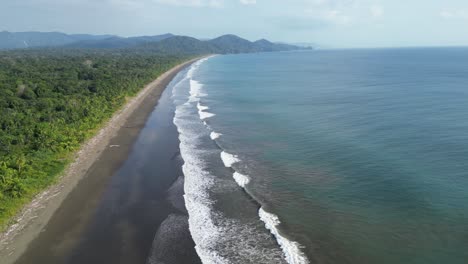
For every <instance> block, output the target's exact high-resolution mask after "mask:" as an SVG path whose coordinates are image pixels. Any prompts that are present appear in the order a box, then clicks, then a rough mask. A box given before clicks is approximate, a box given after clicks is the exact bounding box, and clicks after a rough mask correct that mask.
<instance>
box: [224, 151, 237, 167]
mask: <svg viewBox="0 0 468 264" xmlns="http://www.w3.org/2000/svg"><path fill="white" fill-rule="evenodd" d="M221 160H223V163H224V166H226V167H228V168H229V167H232V165H233V164H234V163H237V162H239V161H240V159H238V158H237V156H236V155H232V154H229V153H227V152H226V151H223V152H221Z"/></svg>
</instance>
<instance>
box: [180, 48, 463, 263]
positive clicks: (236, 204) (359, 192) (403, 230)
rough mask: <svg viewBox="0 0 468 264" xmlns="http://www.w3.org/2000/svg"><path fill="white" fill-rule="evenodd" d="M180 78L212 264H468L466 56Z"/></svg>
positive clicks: (254, 63)
mask: <svg viewBox="0 0 468 264" xmlns="http://www.w3.org/2000/svg"><path fill="white" fill-rule="evenodd" d="M180 74H181V75H183V77H184V78H183V79H182V80H181V81H180V82H179V83H177V84H176V85H175V87H174V89H173V100H174V104H175V105H176V108H177V110H176V115H175V119H174V123H175V124H176V126H177V127H178V131H179V133H180V135H179V138H180V141H181V145H180V147H181V154H182V157H183V159H184V162H185V164H184V166H183V171H184V174H185V177H186V182H185V201H186V206H187V209H188V211H189V215H190V220H189V222H190V230H191V233H192V236H193V238H194V241H195V243H196V249H197V252H198V254H199V255H200V257H201V259H202V261H203V262H204V263H339V264H341V263H359V264H364V263H383V264H385V263H389V264H390V263H415V264H416V263H418V264H419V263H421V264H423V263H424V264H428V263H453V264H456V263H467V261H468V49H463V48H451V49H448V48H447V49H445V48H434V49H423V48H421V49H416V48H414V49H368V50H364V49H363V50H323V51H306V52H276V53H259V54H243V55H224V56H214V57H211V58H209V59H205V60H202V61H199V62H198V63H196V64H194V65H193V66H192V67H191V68H190V69H188V70H186V71H184V72H182V73H180Z"/></svg>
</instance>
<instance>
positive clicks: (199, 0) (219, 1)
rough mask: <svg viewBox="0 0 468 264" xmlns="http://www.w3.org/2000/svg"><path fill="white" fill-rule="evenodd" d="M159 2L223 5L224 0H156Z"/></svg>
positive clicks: (176, 4) (189, 4)
mask: <svg viewBox="0 0 468 264" xmlns="http://www.w3.org/2000/svg"><path fill="white" fill-rule="evenodd" d="M154 2H156V3H158V4H165V5H174V6H194V7H203V6H208V7H222V6H223V4H224V2H223V0H154Z"/></svg>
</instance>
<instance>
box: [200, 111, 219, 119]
mask: <svg viewBox="0 0 468 264" xmlns="http://www.w3.org/2000/svg"><path fill="white" fill-rule="evenodd" d="M198 115H200V119H201V120H205V119H207V118H210V117H213V116H215V114H213V113H210V112H204V111H198Z"/></svg>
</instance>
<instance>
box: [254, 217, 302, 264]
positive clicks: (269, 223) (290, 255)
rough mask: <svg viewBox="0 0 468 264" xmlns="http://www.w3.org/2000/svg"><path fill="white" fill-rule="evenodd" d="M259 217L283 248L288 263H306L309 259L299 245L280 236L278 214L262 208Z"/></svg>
mask: <svg viewBox="0 0 468 264" xmlns="http://www.w3.org/2000/svg"><path fill="white" fill-rule="evenodd" d="M258 215H259V216H260V219H261V220H262V221H263V222H264V223H265V227H266V228H267V229H268V230H270V232H271V233H272V234H273V235H274V236H275V237H276V240H277V241H278V244H279V245H280V247H281V249H282V250H283V253H284V256H285V258H286V261H287V262H288V263H289V264H308V263H309V260H308V259H307V257H306V256H305V255H304V253H303V252H302V251H301V249H300V248H301V245H300V244H299V243H297V242H295V241H291V240H289V239H287V238H285V237H284V236H282V235H281V234H280V233H279V231H278V225H279V224H280V223H281V222H280V220H279V218H278V216H276V215H274V214H272V213H268V212H266V211H265V210H263V208H260V210H259V211H258Z"/></svg>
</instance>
